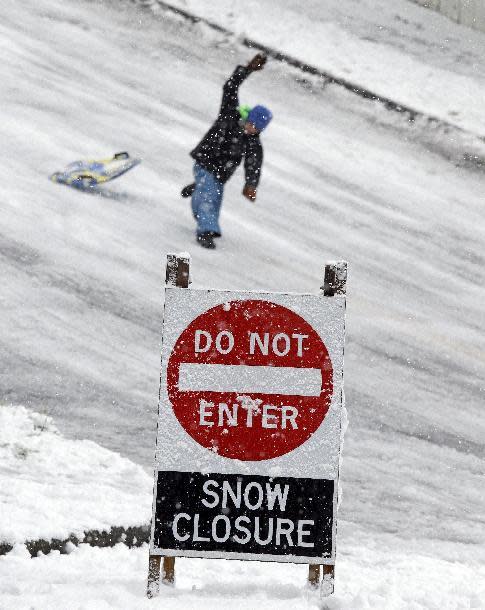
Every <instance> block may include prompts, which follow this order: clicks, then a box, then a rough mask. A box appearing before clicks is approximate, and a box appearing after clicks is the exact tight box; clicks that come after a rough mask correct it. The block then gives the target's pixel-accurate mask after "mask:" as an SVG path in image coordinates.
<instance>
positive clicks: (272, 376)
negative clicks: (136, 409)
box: [178, 362, 322, 396]
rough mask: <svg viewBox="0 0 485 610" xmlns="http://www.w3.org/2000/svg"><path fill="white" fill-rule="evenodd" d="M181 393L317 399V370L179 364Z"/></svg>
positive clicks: (320, 385)
mask: <svg viewBox="0 0 485 610" xmlns="http://www.w3.org/2000/svg"><path fill="white" fill-rule="evenodd" d="M178 385H179V391H181V392H190V391H192V392H197V391H198V392H237V393H241V394H242V393H248V394H249V393H258V394H287V395H289V396H319V395H320V392H321V391H322V373H321V371H320V369H309V368H298V367H289V366H247V365H244V364H193V363H188V362H186V363H182V364H181V365H180V370H179V384H178Z"/></svg>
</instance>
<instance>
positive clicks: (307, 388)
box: [167, 299, 333, 461]
mask: <svg viewBox="0 0 485 610" xmlns="http://www.w3.org/2000/svg"><path fill="white" fill-rule="evenodd" d="M167 392H168V397H169V399H170V402H171V404H172V407H173V412H174V414H175V416H176V417H177V419H178V421H179V422H180V424H181V425H182V427H183V428H184V429H185V431H186V432H187V433H188V434H189V435H190V436H191V437H192V438H193V439H194V440H195V441H196V442H197V443H199V445H201V446H202V447H205V448H207V449H209V450H211V451H213V452H214V453H217V454H219V455H221V456H223V457H226V458H230V459H237V460H243V461H259V460H268V459H272V458H276V457H279V456H282V455H284V454H286V453H289V452H290V451H292V450H294V449H296V448H297V447H299V446H300V445H302V444H303V443H304V442H305V441H307V440H308V439H309V438H310V437H311V436H312V434H313V433H314V432H315V431H316V430H317V429H318V428H319V426H320V425H321V424H322V422H323V420H324V418H325V416H326V414H327V412H328V409H329V406H330V403H331V399H332V393H333V370H332V363H331V360H330V357H329V353H328V351H327V348H326V346H325V344H324V343H323V341H322V339H321V338H320V336H319V335H318V333H317V332H316V331H315V330H314V329H313V328H312V326H311V325H310V324H309V323H308V322H306V321H305V320H304V319H303V318H302V317H301V316H299V315H298V314H296V313H295V312H293V311H291V310H290V309H288V308H287V307H284V306H282V305H279V304H277V303H274V302H271V301H265V300H255V299H248V300H230V301H228V302H226V303H223V304H220V305H217V306H215V307H211V308H209V309H207V310H206V311H205V312H204V313H202V314H200V315H198V316H197V317H196V318H195V319H194V320H193V321H192V322H191V323H190V324H189V325H188V326H187V327H186V328H185V330H183V332H182V333H181V334H180V336H179V337H178V339H177V341H176V343H175V345H174V347H173V350H172V352H171V354H170V357H169V361H168V367H167Z"/></svg>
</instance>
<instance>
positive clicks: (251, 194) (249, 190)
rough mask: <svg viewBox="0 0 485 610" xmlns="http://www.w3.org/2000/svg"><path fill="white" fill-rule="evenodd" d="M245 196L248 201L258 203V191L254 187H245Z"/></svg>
mask: <svg viewBox="0 0 485 610" xmlns="http://www.w3.org/2000/svg"><path fill="white" fill-rule="evenodd" d="M243 195H244V196H245V197H246V199H249V201H256V189H255V188H254V186H245V187H244V188H243Z"/></svg>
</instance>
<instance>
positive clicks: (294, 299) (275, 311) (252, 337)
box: [150, 287, 345, 565]
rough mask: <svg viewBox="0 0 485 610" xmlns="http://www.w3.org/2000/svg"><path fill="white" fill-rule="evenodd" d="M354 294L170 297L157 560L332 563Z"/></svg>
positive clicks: (173, 291)
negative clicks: (349, 300)
mask: <svg viewBox="0 0 485 610" xmlns="http://www.w3.org/2000/svg"><path fill="white" fill-rule="evenodd" d="M344 330H345V297H340V296H335V297H332V298H326V297H323V296H321V295H309V294H281V293H256V292H243V291H241V292H232V291H231V292H229V291H219V290H195V289H191V288H176V287H167V289H166V292H165V310H164V324H163V339H162V368H161V375H160V402H159V413H158V435H157V450H156V457H155V486H154V504H153V520H152V533H151V541H150V549H151V553H153V554H157V555H163V556H170V555H183V556H188V557H231V558H234V559H236V558H237V559H258V560H259V559H261V558H265V559H266V560H268V561H292V562H296V563H317V564H322V563H327V564H328V565H333V563H334V561H335V532H336V510H337V508H336V507H337V493H338V471H339V454H340V432H341V417H342V391H343V342H344Z"/></svg>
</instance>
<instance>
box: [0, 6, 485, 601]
mask: <svg viewBox="0 0 485 610" xmlns="http://www.w3.org/2000/svg"><path fill="white" fill-rule="evenodd" d="M420 10H421V9H420ZM2 13H3V19H2V23H1V24H0V48H1V52H2V57H3V61H2V62H1V64H0V79H1V82H2V88H1V90H0V153H1V156H2V159H3V168H4V172H3V178H2V181H1V183H0V204H1V207H2V228H1V230H0V272H1V276H2V283H3V285H2V288H3V290H2V291H1V294H0V299H1V307H2V316H1V317H0V336H1V340H0V358H1V362H2V366H3V374H2V382H1V396H0V400H1V402H2V403H3V404H12V403H13V404H24V405H26V406H27V407H30V408H33V409H35V410H36V411H42V410H44V411H45V412H47V413H48V414H50V415H52V416H53V417H54V418H55V421H56V423H57V424H58V425H59V427H60V428H61V429H62V430H63V431H64V432H65V433H66V434H67V435H70V436H71V437H75V438H90V439H92V440H95V441H96V442H98V443H100V444H101V445H104V446H106V447H109V448H111V449H114V450H116V451H119V452H120V453H122V454H123V455H124V456H128V457H130V458H132V459H134V460H135V461H137V462H139V463H141V464H143V465H144V466H146V467H147V468H150V466H151V461H152V456H153V450H154V439H155V418H156V408H157V395H158V374H159V342H160V327H161V311H162V282H163V275H164V273H163V261H164V256H165V253H166V252H168V251H181V250H183V251H187V250H189V251H190V252H191V254H192V256H193V269H192V270H193V279H194V285H195V286H213V287H218V288H231V289H248V288H249V289H251V288H254V289H266V290H281V291H285V290H288V291H309V292H312V291H317V290H318V288H319V286H320V285H321V280H322V269H323V264H324V263H325V261H326V260H332V259H346V260H348V261H349V265H350V276H349V283H348V342H347V347H346V394H347V407H348V410H349V415H350V428H349V431H348V434H347V437H346V445H345V462H344V469H343V473H342V480H343V485H344V502H343V506H342V511H341V519H342V521H343V522H346V523H347V524H351V523H353V524H355V525H354V527H357V528H363V530H364V531H366V532H367V534H366V535H369V536H370V535H371V534H369V533H368V532H376V533H377V532H378V533H382V532H383V531H384V532H387V533H388V534H389V535H391V537H393V539H395V540H396V541H400V540H403V539H408V540H425V541H428V542H429V541H430V540H431V539H435V540H442V541H443V544H446V545H448V544H451V543H453V542H457V543H458V542H459V543H461V544H470V545H479V544H483V542H484V541H485V528H484V527H483V511H484V506H485V504H484V497H485V496H484V494H483V493H481V491H480V490H481V489H482V488H483V476H484V467H483V458H484V456H485V448H484V442H483V439H484V435H485V421H484V418H483V415H482V412H481V406H482V404H483V394H484V386H483V379H484V378H485V357H484V353H485V352H484V349H483V348H484V341H483V328H484V321H485V320H484V310H483V306H482V301H483V285H484V283H485V265H484V264H483V263H484V260H485V255H484V249H483V243H484V240H485V239H484V238H485V223H484V214H485V211H484V205H483V201H484V196H483V193H484V189H485V175H484V174H482V173H480V172H478V171H471V170H468V169H466V168H463V167H462V168H459V167H455V166H454V165H452V164H451V163H450V162H449V161H448V160H447V159H446V157H445V156H444V155H442V154H438V152H437V151H438V149H439V150H446V149H447V148H449V149H450V150H451V149H453V146H454V143H453V142H447V141H446V138H445V137H444V139H442V140H441V141H439V142H438V143H437V144H436V146H430V145H429V141H430V139H432V138H433V137H438V136H433V134H431V135H430V134H428V133H424V134H421V135H420V134H417V132H416V129H415V128H414V129H411V128H408V126H407V124H406V122H405V118H404V117H402V118H401V117H399V116H394V115H391V114H390V113H388V112H387V111H386V110H385V109H384V108H382V107H380V106H379V105H376V104H374V103H372V102H364V101H362V100H361V99H359V98H356V97H355V96H353V95H351V94H350V93H347V92H345V91H342V90H340V89H339V88H337V87H333V86H329V87H326V88H322V87H320V86H319V84H318V82H317V81H312V80H311V79H308V78H306V79H304V80H302V78H301V75H300V74H299V73H298V72H297V71H296V70H294V69H291V68H288V67H285V66H283V65H280V64H278V63H274V62H273V63H269V64H268V66H267V68H266V69H265V71H264V72H262V73H259V74H256V75H254V76H252V77H251V78H250V79H248V81H247V83H245V84H244V86H243V88H242V93H241V101H243V102H247V103H250V104H254V103H258V102H259V103H264V104H267V105H268V106H269V107H270V108H272V110H273V112H274V116H275V119H274V122H273V123H272V125H271V129H268V131H267V132H265V134H264V136H263V142H264V145H265V166H264V170H263V173H264V175H263V179H262V185H261V188H260V190H259V193H258V201H257V203H256V204H251V203H249V202H247V201H246V200H245V199H243V198H242V197H241V195H240V190H241V188H242V178H241V176H240V175H239V174H238V175H236V177H235V178H234V179H233V180H232V182H231V183H230V184H229V185H228V188H227V191H226V200H225V203H224V210H223V215H222V226H223V230H224V237H223V238H222V240H221V242H220V247H219V249H218V250H217V251H215V252H206V251H203V250H201V249H199V248H198V247H197V246H196V245H195V243H194V239H193V221H192V219H191V216H190V211H189V208H188V205H187V202H186V201H185V200H182V199H180V198H179V195H178V192H179V189H180V187H181V186H182V185H184V184H185V183H186V182H187V181H188V180H189V179H190V175H191V161H190V158H189V157H188V154H187V153H188V151H189V150H190V149H191V147H192V146H193V145H194V144H195V143H196V142H197V141H198V139H199V138H200V136H201V135H202V134H203V133H204V132H205V130H206V129H207V127H208V125H209V124H210V122H211V121H212V120H213V118H214V116H215V114H216V112H217V107H218V103H219V99H220V89H221V86H222V83H223V82H224V79H225V78H226V77H227V75H228V74H229V73H230V72H231V70H232V69H233V67H234V65H235V64H236V63H238V62H245V61H247V60H248V59H249V57H250V53H249V52H248V50H247V49H244V48H241V47H239V46H238V45H237V42H235V41H234V40H226V39H225V38H224V37H223V36H218V35H215V34H214V33H213V32H211V31H209V30H207V28H204V27H203V26H202V25H195V26H194V25H190V24H187V23H186V22H184V21H181V20H179V19H178V18H176V17H168V16H166V15H164V14H161V15H160V16H159V18H155V17H154V16H153V14H152V12H150V11H148V10H143V9H141V8H140V7H139V6H138V7H137V6H134V5H132V4H131V3H126V4H125V3H118V2H116V3H115V2H111V1H106V2H96V3H95V4H94V3H92V2H88V1H80V2H76V3H74V2H62V1H61V0H44V1H43V2H42V3H38V2H34V0H26V1H25V2H22V3H10V4H7V5H6V6H4V7H3V11H2ZM430 15H431V17H430V19H436V15H434V14H432V13H430ZM450 27H452V26H450ZM453 27H455V26H453ZM458 27H459V26H456V28H458ZM470 35H472V34H470ZM473 36H478V34H477V33H473ZM303 40H304V38H303V37H302V41H303ZM470 70H471V68H470V67H469V69H468V72H470ZM463 72H467V70H463ZM462 76H463V75H462ZM463 78H466V75H464V76H463ZM470 82H471V80H470ZM425 143H426V144H425ZM118 150H129V151H130V153H132V154H133V155H137V156H138V155H139V156H141V157H143V164H142V165H141V166H140V167H139V168H136V169H134V170H133V172H131V173H130V174H128V175H126V176H124V177H122V178H120V179H119V180H118V181H117V182H115V183H112V186H109V187H106V188H105V189H104V191H105V195H104V196H90V195H87V194H83V193H79V192H76V191H74V190H71V189H68V188H64V187H61V186H59V185H55V184H52V183H50V182H49V181H48V180H47V176H48V174H50V173H51V172H52V171H55V170H58V169H60V168H61V167H62V166H64V165H65V163H67V162H69V161H72V160H75V159H77V158H83V157H96V156H101V157H104V156H106V155H107V154H110V153H113V152H116V151H118ZM349 527H350V525H349ZM345 531H349V530H345V528H344V529H342V535H341V542H340V545H339V548H340V549H342V552H343V553H344V552H345V548H346V544H348V543H349V541H346V538H345ZM425 544H427V543H425ZM436 548H438V547H436ZM440 548H441V547H440ZM443 548H444V547H443ZM450 548H451V547H450ZM447 549H448V550H447V551H446V554H449V553H448V551H449V548H448V547H447ZM437 553H438V554H440V553H441V550H439V549H438V550H437ZM396 607H398V606H396ZM450 607H451V606H450Z"/></svg>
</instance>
